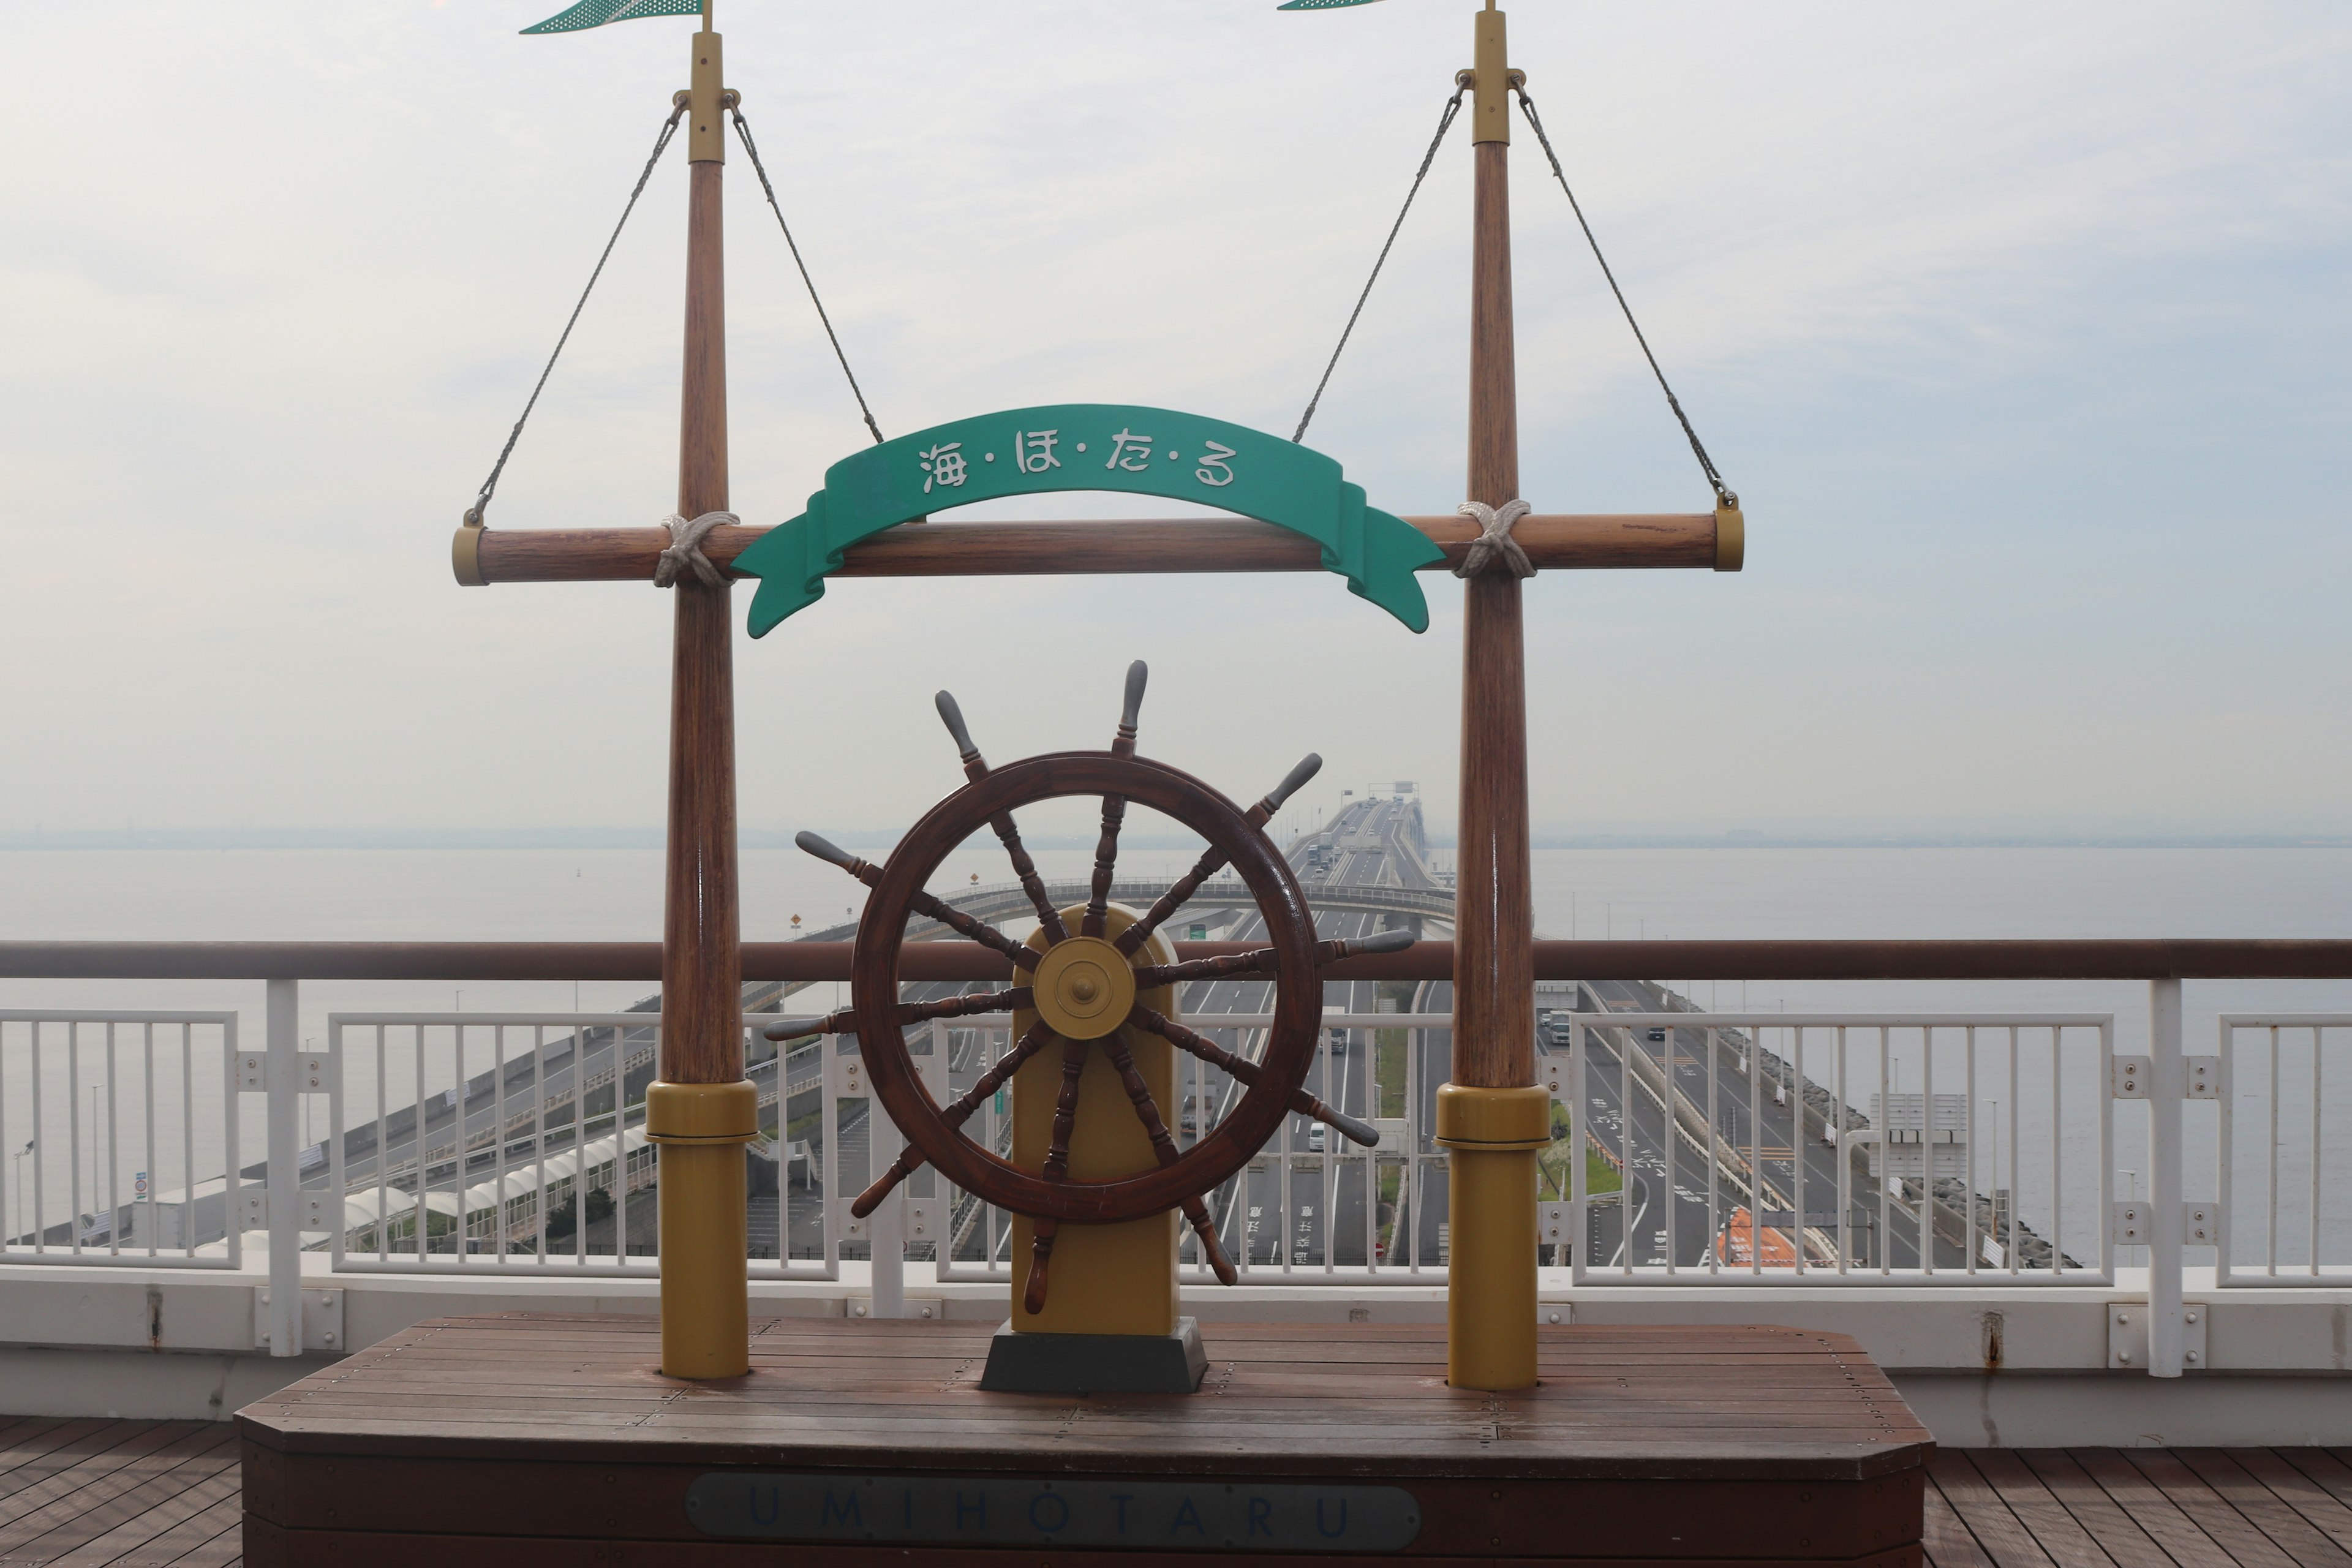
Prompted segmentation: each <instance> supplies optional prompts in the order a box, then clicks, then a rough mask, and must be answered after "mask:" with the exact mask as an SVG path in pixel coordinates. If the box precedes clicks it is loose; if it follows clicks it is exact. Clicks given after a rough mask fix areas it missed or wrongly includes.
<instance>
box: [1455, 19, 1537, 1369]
mask: <svg viewBox="0 0 2352 1568" xmlns="http://www.w3.org/2000/svg"><path fill="white" fill-rule="evenodd" d="M1476 60H1477V64H1476V67H1475V70H1474V71H1473V72H1471V73H1470V74H1471V77H1472V84H1471V85H1472V86H1473V87H1474V89H1475V100H1474V103H1473V115H1472V149H1471V153H1472V156H1473V158H1474V159H1475V163H1476V197H1475V214H1474V217H1473V242H1472V251H1471V289H1470V442H1469V447H1470V461H1469V492H1470V500H1473V501H1477V502H1482V503H1484V504H1485V505H1486V506H1488V507H1493V508H1497V509H1499V508H1501V507H1502V506H1503V505H1504V504H1505V503H1507V502H1509V501H1513V500H1517V499H1518V498H1519V446H1518V439H1519V438H1518V389H1517V374H1516V369H1515V365H1514V360H1513V352H1512V328H1511V205H1510V185H1509V173H1510V171H1509V156H1510V114H1509V101H1510V93H1509V78H1510V74H1511V73H1510V70H1509V67H1508V62H1507V54H1506V51H1505V47H1504V23H1503V13H1502V12H1500V11H1498V10H1496V9H1495V8H1494V6H1493V5H1492V3H1491V0H1489V4H1488V6H1487V8H1486V10H1485V11H1483V12H1481V13H1479V16H1478V24H1477V54H1476ZM1461 776H1462V784H1461V789H1462V796H1461V808H1460V810H1461V816H1460V845H1461V848H1460V851H1459V855H1458V859H1457V863H1456V864H1457V870H1456V876H1455V888H1454V1068H1453V1081H1452V1082H1451V1083H1448V1084H1446V1085H1445V1086H1444V1087H1443V1088H1442V1089H1440V1090H1439V1093H1438V1106H1437V1138H1438V1141H1439V1142H1441V1143H1443V1144H1444V1146H1445V1147H1446V1149H1447V1150H1448V1161H1447V1165H1448V1179H1447V1191H1448V1195H1449V1205H1450V1207H1451V1210H1452V1214H1451V1226H1450V1234H1451V1240H1452V1246H1451V1250H1450V1257H1449V1264H1450V1271H1451V1277H1450V1283H1449V1288H1448V1289H1447V1291H1446V1300H1447V1306H1446V1322H1447V1355H1446V1374H1447V1379H1448V1381H1449V1382H1451V1383H1453V1384H1454V1385H1455V1386H1457V1387H1468V1388H1487V1389H1508V1388H1525V1387H1528V1386H1530V1385H1531V1384H1534V1382H1535V1380H1536V1364H1535V1321H1536V1216H1535V1164H1536V1154H1535V1151H1536V1150H1538V1149H1539V1148H1540V1147H1542V1145H1543V1143H1544V1142H1546V1141H1548V1140H1549V1136H1550V1130H1551V1108H1550V1099H1549V1095H1548V1094H1546V1092H1545V1091H1544V1090H1543V1089H1539V1088H1536V1087H1533V1086H1534V1083H1535V964H1534V952H1533V949H1532V947H1531V945H1530V943H1531V942H1532V941H1533V939H1534V934H1535V931H1534V924H1535V922H1534V911H1533V906H1532V892H1531V889H1530V886H1529V871H1528V726H1527V670H1526V656H1525V651H1524V648H1523V646H1522V637H1521V613H1520V587H1519V579H1518V578H1517V577H1516V576H1514V575H1512V574H1511V572H1510V571H1509V570H1508V569H1507V566H1506V565H1505V564H1504V563H1503V562H1501V561H1499V560H1496V561H1494V562H1492V563H1490V564H1489V565H1488V567H1487V569H1486V571H1484V572H1482V573H1480V574H1477V575H1475V576H1473V577H1471V578H1469V579H1468V580H1466V581H1465V583H1464V584H1463V627H1462V775H1461Z"/></svg>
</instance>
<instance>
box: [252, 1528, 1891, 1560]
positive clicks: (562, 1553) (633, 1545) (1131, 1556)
mask: <svg viewBox="0 0 2352 1568" xmlns="http://www.w3.org/2000/svg"><path fill="white" fill-rule="evenodd" d="M285 1533H286V1535H287V1537H288V1539H287V1541H286V1543H285V1545H284V1548H283V1561H284V1562H285V1563H289V1564H306V1563H333V1564H335V1568H415V1564H416V1563H418V1562H420V1561H423V1562H429V1563H433V1564H434V1565H435V1568H519V1565H523V1564H528V1565H530V1568H537V1565H539V1564H547V1565H550V1568H579V1565H581V1564H588V1565H592V1568H593V1564H594V1563H598V1562H600V1561H602V1562H608V1563H609V1562H610V1561H611V1560H612V1559H613V1558H614V1557H615V1556H619V1557H622V1558H623V1559H624V1560H625V1562H626V1563H628V1564H629V1565H630V1568H774V1565H775V1564H777V1563H780V1562H782V1563H800V1562H821V1563H825V1564H827V1565H828V1568H832V1565H835V1564H839V1565H843V1568H868V1565H871V1568H971V1564H972V1563H974V1562H978V1561H992V1560H1002V1561H1003V1562H1004V1563H1006V1564H1007V1565H1008V1568H1012V1565H1014V1564H1021V1565H1025V1564H1027V1563H1040V1562H1042V1563H1047V1564H1050V1568H1151V1565H1154V1564H1157V1565H1161V1568H1172V1565H1177V1564H1182V1563H1210V1562H1213V1563H1217V1564H1219V1565H1221V1568H1298V1564H1300V1563H1310V1564H1314V1565H1316V1568H1380V1565H1381V1564H1388V1563H1398V1562H1410V1563H1417V1564H1423V1565H1425V1568H1495V1564H1496V1562H1497V1559H1496V1558H1495V1557H1494V1556H1493V1555H1491V1554H1489V1553H1487V1552H1481V1553H1479V1554H1478V1555H1476V1556H1420V1555H1414V1556H1411V1557H1401V1556H1398V1555H1391V1554H1382V1555H1379V1556H1360V1555H1354V1554H1349V1555H1345V1556H1339V1555H1334V1556H1322V1555H1315V1556H1302V1555H1300V1554H1297V1553H1284V1554H1281V1555H1274V1554H1266V1553H1258V1552H1248V1553H1244V1552H1218V1553H1214V1554H1209V1553H1202V1552H1079V1551H1069V1550H1055V1551H1054V1552H1052V1553H1051V1555H1050V1556H1044V1555H1042V1554H1041V1555H1038V1556H1031V1555H1028V1554H1016V1553H1013V1552H993V1553H989V1554H987V1556H986V1557H982V1556H981V1555H979V1554H976V1553H974V1552H971V1550H970V1549H968V1548H956V1547H905V1546H879V1545H877V1546H863V1545H851V1544H847V1543H828V1544H826V1545H825V1546H824V1547H823V1548H822V1549H821V1550H814V1551H805V1552H795V1551H793V1548H791V1547H788V1546H787V1547H780V1546H778V1545H777V1544H775V1543H772V1542H734V1541H700V1542H634V1541H633V1542H627V1543H626V1544H625V1549H623V1548H620V1547H616V1546H615V1543H614V1542H611V1541H609V1540H606V1539H604V1538H600V1537H595V1536H588V1535H580V1536H574V1537H571V1538H568V1539H558V1540H542V1541H533V1542H528V1543H525V1542H517V1541H515V1540H513V1539H511V1538H509V1537H501V1536H482V1535H459V1534H436V1535H419V1536H407V1535H375V1534H369V1533H366V1532H363V1531H312V1530H305V1531H287V1532H285ZM787 1553H789V1555H787ZM1919 1560H1920V1559H1919V1548H1918V1547H1917V1546H1916V1544H1913V1545H1905V1546H1898V1547H1892V1548H1889V1549H1888V1550H1886V1551H1884V1552H1873V1553H1871V1554H1870V1555H1868V1556H1866V1557H1859V1558H1852V1559H1848V1560H1847V1561H1846V1563H1844V1564H1843V1565H1842V1568H1917V1564H1918V1563H1919ZM1549 1561H1552V1562H1557V1563H1576V1564H1578V1565H1579V1568H1725V1563H1724V1560H1723V1559H1720V1558H1699V1557H1642V1558H1624V1557H1604V1556H1593V1557H1577V1556H1559V1557H1554V1558H1550V1559H1549ZM1736 1561H1737V1562H1738V1563H1740V1564H1741V1568H1796V1565H1797V1563H1799V1562H1805V1563H1811V1562H1814V1561H1815V1560H1813V1559H1801V1560H1798V1559H1789V1558H1765V1557H1759V1558H1741V1559H1737V1560H1736ZM260 1568H270V1565H267V1564H265V1565H260Z"/></svg>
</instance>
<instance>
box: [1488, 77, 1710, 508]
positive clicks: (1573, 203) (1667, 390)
mask: <svg viewBox="0 0 2352 1568" xmlns="http://www.w3.org/2000/svg"><path fill="white" fill-rule="evenodd" d="M1517 92H1518V95H1519V112H1520V113H1522V114H1524V115H1526V116H1527V120H1528V125H1529V126H1530V127H1531V128H1532V129H1533V130H1534V132H1535V133H1536V141H1537V142H1538V144H1539V145H1540V146H1541V147H1542V148H1543V152H1544V156H1545V157H1546V158H1547V159H1549V161H1550V163H1551V174H1552V178H1553V179H1555V180H1558V181H1559V188H1560V191H1561V192H1562V194H1564V195H1566V196H1567V197H1568V205H1569V209H1570V211H1572V212H1574V213H1575V214H1576V226H1578V227H1579V228H1580V229H1582V230H1583V231H1584V243H1585V244H1587V245H1589V246H1591V247H1592V259H1593V260H1595V261H1597V262H1599V263H1601V277H1603V278H1605V279H1608V280H1609V291H1610V292H1611V293H1612V294H1614V295H1616V296H1617V309H1618V310H1622V311H1623V312H1624V314H1625V324H1626V325H1627V326H1629V327H1631V328H1633V341H1634V342H1637V343H1639V344H1641V345H1642V357H1643V359H1645V360H1648V361H1649V362H1650V374H1652V375H1654V376H1656V377H1657V378H1658V390H1659V391H1660V392H1663V393H1664V394H1665V395H1666V406H1667V407H1668V408H1671V409H1673V410H1674V414H1675V421H1676V422H1677V423H1678V424H1680V425H1681V426H1682V427H1683V438H1684V439H1685V440H1687V441H1688V442H1689V443H1690V449H1691V455H1692V456H1693V457H1696V458H1697V459H1698V466H1699V471H1700V472H1702V473H1704V474H1705V475H1706V482H1707V483H1708V484H1709V485H1710V486H1712V487H1713V488H1714V489H1715V499H1716V500H1717V502H1718V503H1719V504H1720V505H1723V506H1726V507H1728V508H1730V509H1732V510H1738V507H1739V498H1738V496H1736V495H1734V494H1732V492H1731V491H1730V490H1729V489H1727V487H1726V486H1725V485H1724V482H1723V476H1722V475H1721V474H1719V473H1717V472H1716V468H1715V459H1714V458H1710V457H1708V456H1707V455H1706V447H1705V446H1703V445H1701V444H1700V441H1699V438H1698V432H1697V431H1696V430H1695V429H1693V428H1691V422H1690V416H1689V415H1687V414H1685V413H1684V412H1683V405H1682V401H1681V399H1679V398H1677V397H1676V396H1675V389H1674V388H1673V387H1671V386H1668V385H1667V384H1666V373H1665V372H1664V371H1663V370H1660V369H1659V368H1658V356H1657V355H1656V354H1654V353H1651V352H1650V340H1649V339H1648V338H1647V337H1646V336H1644V335H1643V331H1642V323H1641V322H1639V321H1635V320H1634V319H1633V306H1631V305H1629V304H1627V303H1626V302H1625V290H1623V289H1620V288H1619V287H1617V274H1615V273H1614V272H1612V271H1611V270H1610V269H1609V258H1607V257H1605V256H1603V255H1601V242H1600V241H1599V240H1598V239H1595V238H1594V237H1592V226H1591V224H1589V223H1587V222H1585V221H1584V204H1583V203H1581V202H1580V201H1578V200H1577V199H1576V193H1575V192H1574V191H1572V190H1570V189H1569V187H1568V173H1567V171H1566V170H1564V169H1562V168H1561V167H1560V166H1559V153H1555V152H1553V151H1552V150H1551V138H1550V137H1549V136H1547V135H1545V134H1544V127H1543V121H1542V119H1541V117H1539V116H1538V114H1537V113H1536V100H1534V99H1532V98H1529V97H1528V89H1526V88H1524V87H1521V88H1518V89H1517Z"/></svg>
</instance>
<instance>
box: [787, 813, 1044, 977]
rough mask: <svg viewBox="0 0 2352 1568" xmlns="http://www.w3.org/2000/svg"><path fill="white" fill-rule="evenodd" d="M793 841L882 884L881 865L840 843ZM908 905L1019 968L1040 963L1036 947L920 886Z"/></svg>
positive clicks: (870, 883) (810, 836)
mask: <svg viewBox="0 0 2352 1568" xmlns="http://www.w3.org/2000/svg"><path fill="white" fill-rule="evenodd" d="M793 843H795V844H797V845H799V846H800V847H802V848H803V849H804V850H806V851H807V852H808V853H809V854H811V855H814V856H815V857H816V858H818V859H820V860H828V861H831V862H832V863H833V864H834V865H835V866H838V867H840V868H842V869H843V870H845V871H846V872H848V873H849V874H850V875H851V876H853V877H855V878H856V879H858V880H859V881H861V882H863V883H865V884H866V886H867V887H869V888H873V887H878V886H880V885H881V881H882V868H881V867H879V866H877V865H876V864H874V862H873V861H871V860H866V859H862V858H859V857H857V856H856V855H852V854H851V853H850V852H849V851H848V850H846V849H844V848H843V847H841V846H840V845H838V844H835V843H833V842H831V841H830V840H828V839H825V838H823V837H819V836H818V835H816V834H814V833H802V834H798V835H795V836H794V837H793ZM907 906H908V908H909V909H911V910H914V911H915V912H916V913H917V914H919V915H928V916H929V917H930V918H931V919H932V920H935V921H939V922H940V924H941V925H943V926H945V927H947V928H948V929H949V930H950V931H955V932H957V933H959V934H960V935H963V936H968V937H970V938H971V940H972V941H974V942H978V943H980V945H981V946H982V947H987V948H993V949H995V950H996V951H997V952H1001V953H1003V955H1004V956H1005V957H1007V958H1009V959H1011V960H1012V961H1013V964H1014V965H1015V966H1016V967H1018V968H1022V969H1034V968H1035V967H1036V966H1037V958H1038V953H1037V951H1036V950H1035V949H1034V948H1030V947H1024V946H1023V945H1022V944H1021V943H1019V942H1014V941H1013V939H1012V938H1011V937H1009V936H1006V935H1005V934H1004V933H1003V931H998V930H997V929H996V928H995V927H994V926H992V925H989V924H988V923H987V922H985V921H978V920H974V919H973V918H972V917H971V916H970V915H968V914H966V913H964V912H963V911H962V910H960V909H957V908H956V907H955V906H954V905H952V904H950V903H947V902H945V901H944V900H940V899H935V898H933V897H932V896H931V895H930V894H929V893H926V892H924V891H922V890H921V889H916V890H915V891H914V892H913V893H911V894H909V895H908V899H907Z"/></svg>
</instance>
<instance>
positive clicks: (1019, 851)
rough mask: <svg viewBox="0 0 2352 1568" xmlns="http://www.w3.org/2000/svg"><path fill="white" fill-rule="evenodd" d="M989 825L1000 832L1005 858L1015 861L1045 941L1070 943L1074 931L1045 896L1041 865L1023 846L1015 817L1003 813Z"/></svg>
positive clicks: (1060, 912)
mask: <svg viewBox="0 0 2352 1568" xmlns="http://www.w3.org/2000/svg"><path fill="white" fill-rule="evenodd" d="M988 825H989V826H991V827H992V828H994V829H996V838H997V842H998V843H1000V844H1003V846H1004V853H1005V856H1006V858H1009V859H1010V860H1012V862H1013V875H1014V876H1015V877H1017V878H1019V879H1021V890H1022V891H1023V892H1024V893H1026V894H1028V895H1029V903H1030V906H1031V907H1032V908H1034V910H1036V911H1037V923H1038V924H1039V925H1041V926H1043V927H1045V940H1046V941H1047V942H1067V941H1068V940H1069V937H1070V928H1069V927H1067V926H1066V925H1064V924H1063V923H1062V911H1061V910H1057V909H1055V907H1054V900H1052V899H1050V898H1047V897H1046V896H1045V879H1044V878H1042V877H1040V876H1038V875H1037V862H1036V861H1034V860H1032V859H1031V858H1029V851H1028V850H1027V849H1026V848H1024V847H1023V846H1022V843H1021V830H1020V829H1019V828H1017V827H1015V826H1013V814H1012V813H1011V812H1009V811H1003V812H999V813H997V814H996V815H995V816H992V817H990V818H989V819H988Z"/></svg>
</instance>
